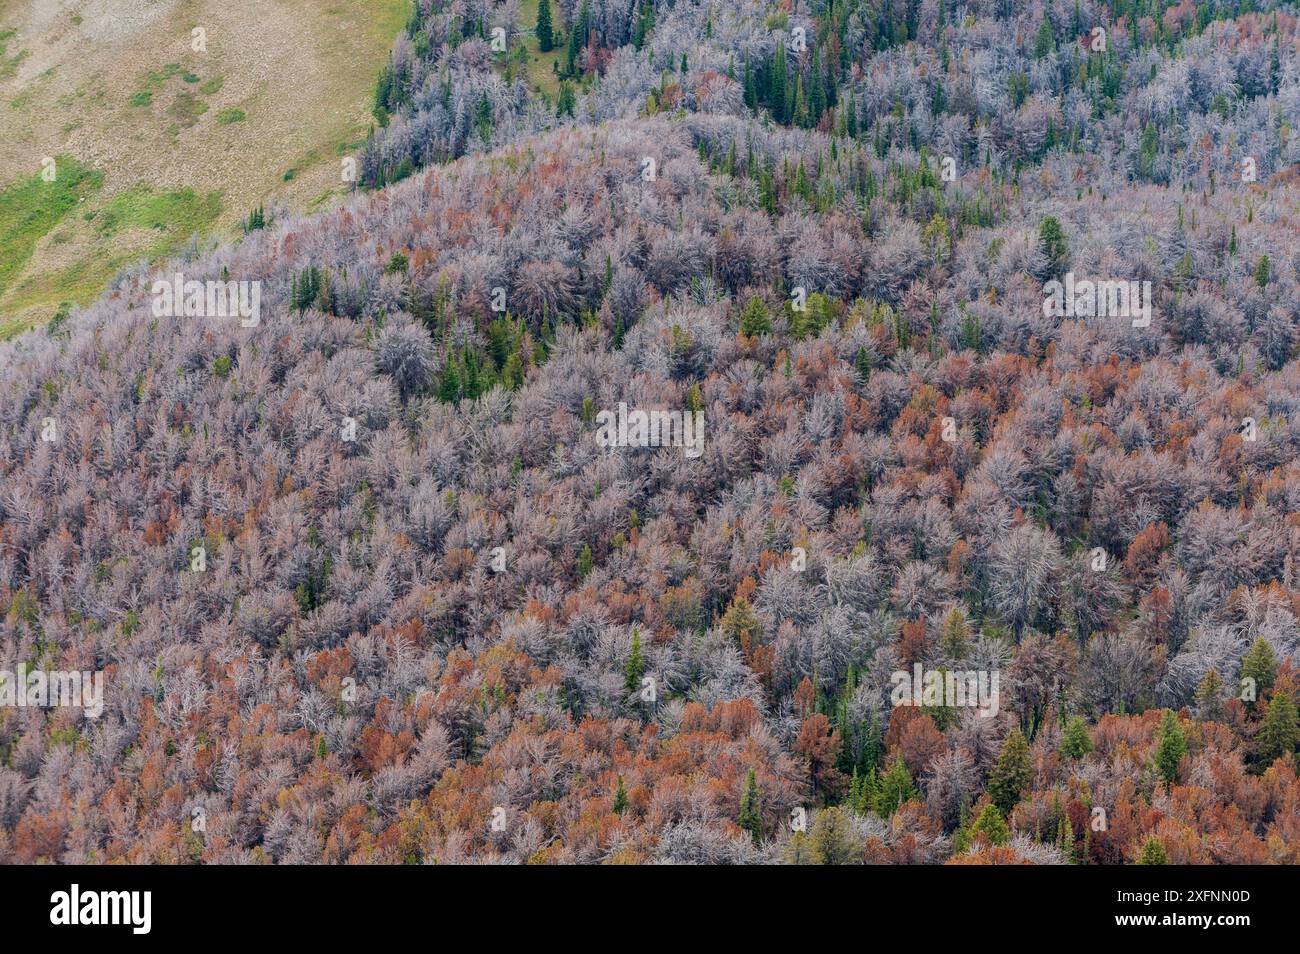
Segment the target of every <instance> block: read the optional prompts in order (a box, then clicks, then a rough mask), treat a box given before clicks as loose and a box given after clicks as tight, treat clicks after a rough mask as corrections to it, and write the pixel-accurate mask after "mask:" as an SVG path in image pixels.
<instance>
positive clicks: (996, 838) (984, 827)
mask: <svg viewBox="0 0 1300 954" xmlns="http://www.w3.org/2000/svg"><path fill="white" fill-rule="evenodd" d="M971 834H972V835H983V836H984V837H985V838H987V839H988V840H989V842H990V844H994V845H1005V844H1006V843H1007V842H1008V841H1009V840H1010V839H1011V832H1010V830H1009V829H1008V828H1007V823H1006V820H1005V819H1004V818H1003V817H1002V813H1001V812H1000V811H998V807H997V806H996V805H994V804H992V803H991V802H990V803H989V804H988V805H985V806H984V811H982V812H980V817H979V818H978V819H976V821H975V825H974V827H973V828H972V829H971Z"/></svg>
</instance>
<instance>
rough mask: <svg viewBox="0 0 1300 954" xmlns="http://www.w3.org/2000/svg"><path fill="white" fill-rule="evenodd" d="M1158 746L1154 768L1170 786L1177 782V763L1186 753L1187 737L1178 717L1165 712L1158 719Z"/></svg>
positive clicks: (1170, 712) (1167, 711)
mask: <svg viewBox="0 0 1300 954" xmlns="http://www.w3.org/2000/svg"><path fill="white" fill-rule="evenodd" d="M1159 739H1160V742H1159V745H1158V746H1157V747H1156V768H1157V769H1159V771H1160V776H1161V778H1163V779H1164V780H1165V781H1166V782H1168V783H1169V784H1170V785H1172V784H1174V782H1176V781H1178V763H1179V762H1180V761H1181V760H1182V758H1183V755H1185V754H1186V752H1187V737H1186V736H1185V735H1184V734H1183V727H1182V725H1181V724H1180V723H1179V722H1178V717H1177V716H1176V715H1174V713H1173V712H1172V711H1169V710H1166V711H1165V714H1164V715H1163V716H1162V717H1161V719H1160V732H1159Z"/></svg>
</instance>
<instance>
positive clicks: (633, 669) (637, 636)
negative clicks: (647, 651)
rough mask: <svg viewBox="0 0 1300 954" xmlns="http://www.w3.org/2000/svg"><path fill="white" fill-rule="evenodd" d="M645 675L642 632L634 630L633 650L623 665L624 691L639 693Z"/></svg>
mask: <svg viewBox="0 0 1300 954" xmlns="http://www.w3.org/2000/svg"><path fill="white" fill-rule="evenodd" d="M644 675H645V657H643V656H642V655H641V631H640V630H639V629H635V628H634V629H633V630H632V649H631V651H630V652H628V654H627V662H625V663H624V664H623V689H624V690H625V691H626V692H628V693H634V692H639V691H640V689H641V678H642V677H643V676H644Z"/></svg>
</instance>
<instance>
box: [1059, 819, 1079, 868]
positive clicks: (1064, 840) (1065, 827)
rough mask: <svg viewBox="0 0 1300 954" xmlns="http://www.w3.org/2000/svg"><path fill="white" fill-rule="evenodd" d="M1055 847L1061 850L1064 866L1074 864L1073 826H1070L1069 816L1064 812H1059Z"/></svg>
mask: <svg viewBox="0 0 1300 954" xmlns="http://www.w3.org/2000/svg"><path fill="white" fill-rule="evenodd" d="M1056 847H1058V848H1060V849H1061V854H1063V855H1064V856H1065V863H1066V864H1068V865H1072V864H1074V862H1075V855H1074V826H1072V825H1071V824H1070V816H1069V814H1068V813H1066V812H1061V820H1060V821H1059V822H1057V823H1056Z"/></svg>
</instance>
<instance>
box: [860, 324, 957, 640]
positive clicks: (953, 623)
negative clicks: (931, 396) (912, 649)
mask: <svg viewBox="0 0 1300 954" xmlns="http://www.w3.org/2000/svg"><path fill="white" fill-rule="evenodd" d="M859 354H861V349H859ZM969 635H970V627H969V626H968V625H967V624H966V613H965V612H964V611H963V610H962V608H961V607H960V606H954V607H953V608H952V609H951V610H949V611H948V615H947V616H945V617H944V618H943V623H942V624H940V626H939V650H940V651H941V652H942V653H943V655H944V657H945V658H947V659H949V660H952V661H954V662H956V661H957V660H959V659H965V658H966V653H967V652H968V651H969V649H970V647H969V645H968V643H967V637H968V636H969Z"/></svg>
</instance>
